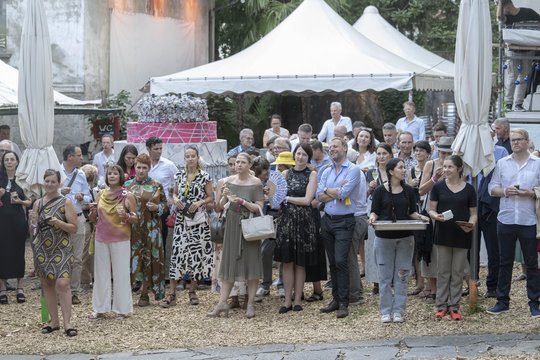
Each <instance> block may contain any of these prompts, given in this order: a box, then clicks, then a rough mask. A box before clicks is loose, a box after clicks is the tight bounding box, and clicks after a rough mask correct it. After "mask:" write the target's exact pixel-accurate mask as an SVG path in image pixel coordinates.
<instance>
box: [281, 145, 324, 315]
mask: <svg viewBox="0 0 540 360" xmlns="http://www.w3.org/2000/svg"><path fill="white" fill-rule="evenodd" d="M293 155H294V160H295V162H296V165H295V166H294V167H293V168H291V169H289V170H286V171H285V172H284V173H283V176H285V178H286V179H287V185H288V191H287V196H286V197H285V203H284V205H283V206H282V208H283V214H282V216H281V217H280V218H279V222H278V226H277V236H276V248H275V250H274V260H275V261H279V262H281V263H283V285H284V287H285V303H284V305H283V306H282V307H281V308H280V309H279V313H280V314H284V313H286V312H288V311H290V310H293V311H301V310H302V305H301V303H302V291H303V290H304V282H305V280H306V267H308V266H313V265H315V264H316V263H317V260H318V256H317V255H318V251H317V246H318V242H317V229H316V227H315V226H316V225H315V219H314V217H313V210H312V208H311V200H313V197H314V196H315V191H316V190H317V172H316V171H312V170H311V169H310V168H308V166H307V164H309V162H310V161H311V156H312V155H313V150H311V146H310V145H309V144H299V145H298V146H297V147H296V149H295V150H294V153H293ZM293 289H294V301H293V299H292V294H293ZM293 304H294V306H293Z"/></svg>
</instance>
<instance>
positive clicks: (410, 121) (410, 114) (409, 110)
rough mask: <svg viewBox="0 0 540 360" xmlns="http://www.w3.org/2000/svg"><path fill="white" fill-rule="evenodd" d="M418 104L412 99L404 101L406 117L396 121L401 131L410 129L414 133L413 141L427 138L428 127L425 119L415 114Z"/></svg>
mask: <svg viewBox="0 0 540 360" xmlns="http://www.w3.org/2000/svg"><path fill="white" fill-rule="evenodd" d="M415 110H416V106H415V105H414V103H413V102H412V101H406V102H404V103H403V112H404V113H405V117H402V118H401V119H399V120H398V121H397V123H396V128H397V129H398V130H401V131H408V132H410V133H411V134H413V141H414V142H417V141H419V140H425V139H426V127H425V125H424V120H422V119H420V118H418V117H416V115H415V114H414V112H415Z"/></svg>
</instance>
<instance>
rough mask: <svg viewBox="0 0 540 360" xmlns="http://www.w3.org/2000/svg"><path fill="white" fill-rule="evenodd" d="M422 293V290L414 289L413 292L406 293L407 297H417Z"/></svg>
mask: <svg viewBox="0 0 540 360" xmlns="http://www.w3.org/2000/svg"><path fill="white" fill-rule="evenodd" d="M422 291H424V289H414V290H413V291H410V292H408V293H407V295H409V296H413V295H418V294H420V293H421V292H422Z"/></svg>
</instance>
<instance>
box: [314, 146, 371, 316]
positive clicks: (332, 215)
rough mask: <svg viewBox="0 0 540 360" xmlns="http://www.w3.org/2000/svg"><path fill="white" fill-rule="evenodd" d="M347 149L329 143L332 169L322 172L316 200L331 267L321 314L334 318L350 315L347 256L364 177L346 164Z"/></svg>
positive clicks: (349, 164) (348, 162) (358, 170)
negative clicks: (329, 293) (328, 299)
mask: <svg viewBox="0 0 540 360" xmlns="http://www.w3.org/2000/svg"><path fill="white" fill-rule="evenodd" d="M347 149H348V146H347V141H346V140H345V139H343V138H333V139H332V141H331V142H330V147H329V154H330V158H331V159H332V165H331V166H329V167H327V168H326V169H325V170H324V172H323V174H322V176H321V181H320V182H319V186H318V188H317V200H318V201H320V202H323V203H325V209H324V216H323V217H322V219H321V237H322V239H323V241H324V246H325V248H326V254H327V256H328V261H329V263H330V276H331V277H332V298H333V299H332V301H331V302H330V303H329V304H328V305H327V306H326V307H324V308H322V309H321V312H323V313H330V312H333V311H337V313H336V316H337V318H344V317H346V316H348V315H349V309H348V307H349V261H348V255H349V250H350V248H351V241H352V237H353V232H354V227H355V225H356V221H355V218H354V215H355V212H356V204H357V203H358V201H359V200H358V198H359V197H360V181H361V179H360V176H364V175H363V174H362V171H361V170H360V168H359V167H358V166H355V165H354V164H353V163H351V162H350V161H348V160H347Z"/></svg>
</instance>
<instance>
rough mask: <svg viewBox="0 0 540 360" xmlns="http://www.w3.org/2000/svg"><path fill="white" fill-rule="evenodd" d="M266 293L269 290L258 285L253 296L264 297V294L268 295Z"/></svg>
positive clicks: (268, 292)
mask: <svg viewBox="0 0 540 360" xmlns="http://www.w3.org/2000/svg"><path fill="white" fill-rule="evenodd" d="M268 294H270V290H268V289H265V288H263V287H262V286H259V288H258V289H257V293H256V294H255V296H257V297H260V298H262V297H264V296H266V295H268Z"/></svg>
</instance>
